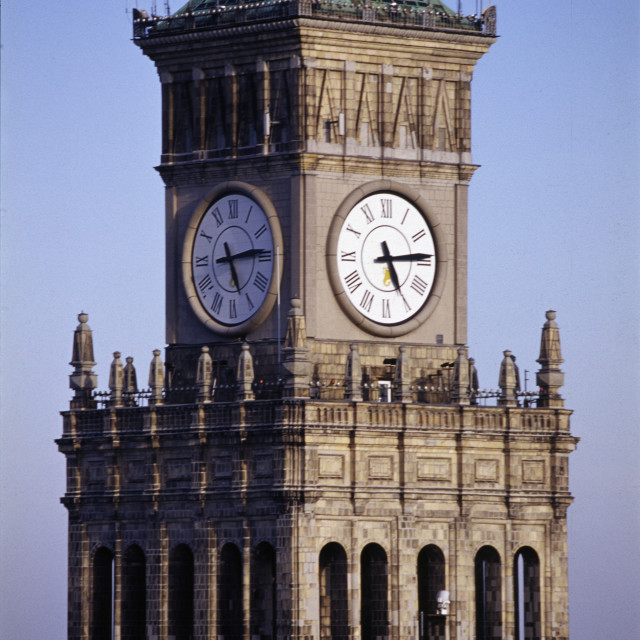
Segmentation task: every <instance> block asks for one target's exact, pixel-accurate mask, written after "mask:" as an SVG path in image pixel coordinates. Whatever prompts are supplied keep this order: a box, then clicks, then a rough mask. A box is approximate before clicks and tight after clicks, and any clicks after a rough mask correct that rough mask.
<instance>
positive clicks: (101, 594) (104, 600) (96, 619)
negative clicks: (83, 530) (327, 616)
mask: <svg viewBox="0 0 640 640" xmlns="http://www.w3.org/2000/svg"><path fill="white" fill-rule="evenodd" d="M112 634H113V553H111V551H110V550H109V549H107V548H106V547H100V548H99V549H98V550H97V551H96V553H95V555H94V556H93V593H92V607H91V640H111V637H112Z"/></svg>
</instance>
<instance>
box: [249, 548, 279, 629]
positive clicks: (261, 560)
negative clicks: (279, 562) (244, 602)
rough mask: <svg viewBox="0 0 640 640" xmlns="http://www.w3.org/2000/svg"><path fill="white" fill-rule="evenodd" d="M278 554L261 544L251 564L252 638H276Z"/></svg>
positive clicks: (254, 553)
mask: <svg viewBox="0 0 640 640" xmlns="http://www.w3.org/2000/svg"><path fill="white" fill-rule="evenodd" d="M276 605H277V596H276V552H275V551H274V549H273V547H272V546H271V545H270V544H269V543H267V542H261V543H260V544H259V545H258V546H257V547H256V548H255V550H254V552H253V562H252V563H251V637H252V638H260V640H273V639H274V638H275V636H276Z"/></svg>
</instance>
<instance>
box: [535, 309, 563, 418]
mask: <svg viewBox="0 0 640 640" xmlns="http://www.w3.org/2000/svg"><path fill="white" fill-rule="evenodd" d="M546 317H547V321H546V322H545V323H544V326H543V327H542V338H541V340H540V357H539V358H538V360H537V362H538V363H539V364H540V369H539V370H538V372H537V374H536V382H537V384H538V386H539V387H540V398H539V400H538V406H539V407H564V400H563V399H562V396H561V395H560V393H559V389H560V387H561V386H562V385H563V384H564V373H563V372H562V371H561V370H560V365H561V364H562V363H563V362H564V360H563V359H562V352H561V351H560V330H559V329H558V325H557V323H556V321H555V320H556V312H555V311H552V310H549V311H547V313H546Z"/></svg>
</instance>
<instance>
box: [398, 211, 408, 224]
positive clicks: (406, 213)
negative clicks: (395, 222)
mask: <svg viewBox="0 0 640 640" xmlns="http://www.w3.org/2000/svg"><path fill="white" fill-rule="evenodd" d="M408 215H409V209H407V210H406V211H405V212H404V215H403V216H402V222H401V223H400V224H404V221H405V220H406V219H407V216H408Z"/></svg>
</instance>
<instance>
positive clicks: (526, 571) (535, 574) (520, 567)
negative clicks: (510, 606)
mask: <svg viewBox="0 0 640 640" xmlns="http://www.w3.org/2000/svg"><path fill="white" fill-rule="evenodd" d="M513 582H514V594H515V596H514V597H515V604H516V640H540V638H541V624H540V560H539V558H538V554H537V553H536V552H535V551H534V550H533V549H532V548H531V547H523V548H522V549H520V550H519V551H518V553H516V557H515V561H514V571H513Z"/></svg>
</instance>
